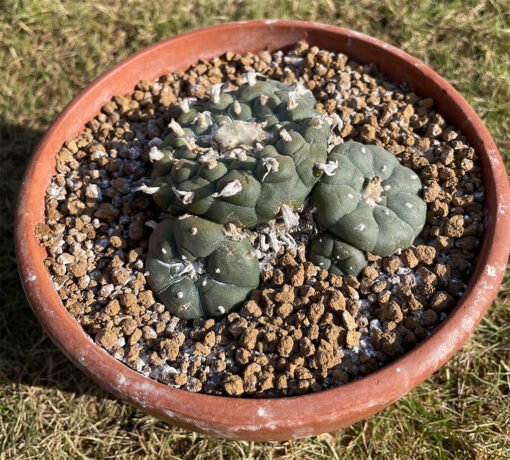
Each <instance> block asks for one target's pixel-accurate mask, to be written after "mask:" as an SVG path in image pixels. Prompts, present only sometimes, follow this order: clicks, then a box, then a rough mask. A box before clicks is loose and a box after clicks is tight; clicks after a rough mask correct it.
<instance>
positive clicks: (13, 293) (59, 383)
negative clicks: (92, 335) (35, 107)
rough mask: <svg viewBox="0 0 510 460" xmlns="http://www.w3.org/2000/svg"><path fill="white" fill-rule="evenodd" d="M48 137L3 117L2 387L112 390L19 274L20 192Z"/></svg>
mask: <svg viewBox="0 0 510 460" xmlns="http://www.w3.org/2000/svg"><path fill="white" fill-rule="evenodd" d="M42 136H43V132H42V131H39V130H34V129H31V128H30V127H28V126H17V125H13V124H9V123H5V122H3V121H2V120H1V119H0V386H3V385H12V384H15V385H16V384H24V385H31V386H39V387H45V388H54V389H60V390H64V391H69V392H73V393H74V394H76V395H81V394H84V393H88V394H96V395H99V394H101V395H106V393H105V392H104V391H103V390H101V389H100V388H99V387H98V386H96V385H95V384H94V383H93V382H92V381H91V380H89V379H88V378H87V377H86V376H85V375H84V374H82V373H81V372H80V371H79V370H78V369H77V368H76V367H74V365H73V364H72V363H71V362H70V361H69V360H68V359H67V358H66V357H65V356H64V355H63V354H62V353H61V352H60V350H59V349H58V348H57V347H56V346H55V345H54V344H53V343H52V342H51V340H50V339H49V338H48V337H47V335H46V334H45V333H44V331H43V330H42V327H41V326H40V324H39V322H38V321H37V319H36V317H35V316H34V314H33V313H32V310H31V309H30V306H29V304H28V301H27V300H26V297H25V294H24V292H23V288H22V286H21V282H20V279H19V276H18V270H17V266H16V256H15V252H14V242H13V222H14V214H15V208H16V201H17V194H18V190H19V186H20V184H21V181H22V178H23V174H24V171H25V168H26V165H27V163H28V160H29V158H30V156H31V154H32V151H33V150H34V148H35V147H36V145H37V143H38V142H39V141H40V139H41V138H42Z"/></svg>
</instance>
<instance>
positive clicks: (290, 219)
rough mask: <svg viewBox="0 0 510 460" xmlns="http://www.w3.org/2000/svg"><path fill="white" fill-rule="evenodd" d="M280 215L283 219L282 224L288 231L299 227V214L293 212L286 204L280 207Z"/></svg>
mask: <svg viewBox="0 0 510 460" xmlns="http://www.w3.org/2000/svg"><path fill="white" fill-rule="evenodd" d="M281 213H282V218H283V223H284V224H285V227H286V228H287V230H288V231H291V230H292V229H293V228H296V227H297V226H298V225H299V214H298V213H297V212H295V211H293V210H292V209H291V208H290V207H289V206H287V205H286V204H284V205H282V207H281Z"/></svg>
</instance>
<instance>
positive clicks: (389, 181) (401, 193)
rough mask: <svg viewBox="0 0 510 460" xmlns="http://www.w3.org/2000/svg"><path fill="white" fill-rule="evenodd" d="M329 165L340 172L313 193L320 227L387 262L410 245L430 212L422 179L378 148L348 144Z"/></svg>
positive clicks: (330, 156)
mask: <svg viewBox="0 0 510 460" xmlns="http://www.w3.org/2000/svg"><path fill="white" fill-rule="evenodd" d="M328 160H329V162H332V163H334V164H335V165H336V166H337V168H336V170H335V171H334V172H332V173H330V174H329V175H325V176H324V177H323V178H322V179H321V182H320V183H319V184H318V185H317V186H316V187H315V189H314V191H313V200H314V203H315V205H316V207H317V220H318V222H319V225H321V226H322V227H323V228H324V229H326V230H328V231H329V232H331V233H332V234H334V235H335V236H337V237H338V238H340V239H342V240H344V241H346V242H347V243H350V244H352V245H353V246H355V247H357V248H358V249H361V250H362V251H369V252H372V253H374V254H376V255H379V256H383V257H384V256H389V255H391V254H393V253H394V252H396V251H398V250H399V249H404V248H407V247H409V246H411V244H412V243H413V241H414V239H415V238H416V236H417V235H418V234H419V233H420V231H421V230H422V228H423V225H424V224H425V218H426V213H427V206H426V204H425V202H424V201H423V200H422V199H421V198H420V197H419V192H420V191H421V188H422V186H421V182H420V179H419V177H418V176H417V175H416V174H415V173H414V172H413V171H412V170H411V169H409V168H406V167H404V166H402V165H401V164H400V163H399V162H398V160H397V159H396V158H395V157H394V156H393V155H392V154H391V153H389V152H387V151H386V150H384V149H382V148H380V147H377V146H375V145H363V144H360V143H358V142H352V141H351V142H347V143H345V144H342V145H339V146H337V147H335V148H334V149H333V150H332V151H331V152H330V153H329V154H328Z"/></svg>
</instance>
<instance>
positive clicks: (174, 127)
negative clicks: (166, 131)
mask: <svg viewBox="0 0 510 460" xmlns="http://www.w3.org/2000/svg"><path fill="white" fill-rule="evenodd" d="M168 127H169V128H170V129H171V130H172V131H173V132H174V134H175V135H176V136H177V137H181V136H184V130H183V129H182V127H181V125H180V124H179V123H177V122H176V121H175V120H174V119H173V118H172V121H171V122H170V123H168Z"/></svg>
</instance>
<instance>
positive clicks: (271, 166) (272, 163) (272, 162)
mask: <svg viewBox="0 0 510 460" xmlns="http://www.w3.org/2000/svg"><path fill="white" fill-rule="evenodd" d="M262 165H263V166H264V168H266V173H265V174H264V176H263V177H262V182H264V179H265V178H266V177H267V175H268V174H269V173H270V172H272V171H274V172H278V170H279V169H280V163H278V160H277V159H276V158H273V157H264V158H262Z"/></svg>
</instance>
